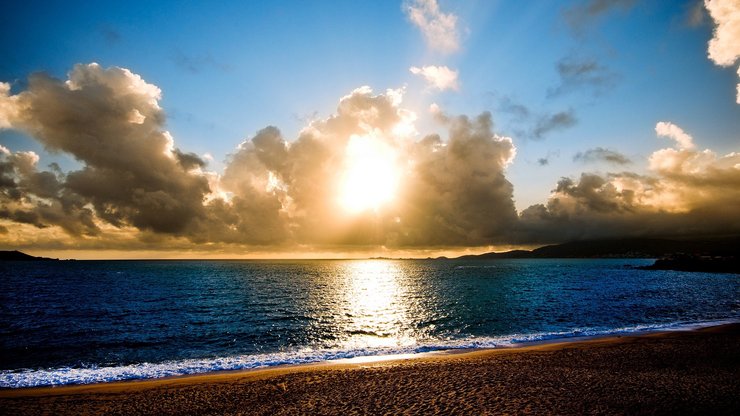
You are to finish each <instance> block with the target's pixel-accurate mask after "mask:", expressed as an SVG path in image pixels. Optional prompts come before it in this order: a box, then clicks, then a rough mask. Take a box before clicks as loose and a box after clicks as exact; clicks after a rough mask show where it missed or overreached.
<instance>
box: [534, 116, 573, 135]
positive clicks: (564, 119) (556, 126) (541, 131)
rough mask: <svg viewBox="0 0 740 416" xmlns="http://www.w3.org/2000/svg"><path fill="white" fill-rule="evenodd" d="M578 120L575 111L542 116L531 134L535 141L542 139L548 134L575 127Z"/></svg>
mask: <svg viewBox="0 0 740 416" xmlns="http://www.w3.org/2000/svg"><path fill="white" fill-rule="evenodd" d="M577 122H578V120H577V119H576V117H575V114H574V113H573V110H568V111H561V112H558V113H555V114H547V115H543V116H540V118H539V119H538V120H537V123H536V124H535V126H534V128H533V129H532V131H531V133H530V137H531V138H533V139H542V138H544V137H545V135H547V134H548V133H550V132H552V131H555V130H562V129H565V128H568V127H572V126H574V125H575V124H576V123H577Z"/></svg>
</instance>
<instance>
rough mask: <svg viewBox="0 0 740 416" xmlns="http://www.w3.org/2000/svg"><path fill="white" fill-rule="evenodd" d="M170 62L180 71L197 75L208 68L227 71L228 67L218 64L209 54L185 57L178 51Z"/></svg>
mask: <svg viewBox="0 0 740 416" xmlns="http://www.w3.org/2000/svg"><path fill="white" fill-rule="evenodd" d="M172 62H174V63H175V65H177V66H178V67H180V68H181V69H184V70H185V71H188V72H191V73H193V74H197V73H199V72H202V71H204V70H206V69H208V68H215V69H218V70H221V71H227V70H228V69H229V66H228V65H226V64H223V63H221V62H218V61H217V60H216V59H215V58H214V57H213V56H212V55H211V54H210V53H207V54H204V55H186V54H185V53H183V52H182V51H180V50H178V51H176V52H175V54H174V55H173V56H172Z"/></svg>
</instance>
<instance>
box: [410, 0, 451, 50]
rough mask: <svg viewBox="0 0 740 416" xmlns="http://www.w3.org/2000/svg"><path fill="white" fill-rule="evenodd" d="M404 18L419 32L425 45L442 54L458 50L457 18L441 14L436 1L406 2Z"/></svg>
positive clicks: (416, 0) (413, 0)
mask: <svg viewBox="0 0 740 416" xmlns="http://www.w3.org/2000/svg"><path fill="white" fill-rule="evenodd" d="M403 9H404V12H405V13H406V17H407V18H408V19H409V20H410V21H411V23H413V24H414V26H416V27H418V28H419V30H421V33H422V34H423V35H424V39H425V40H426V42H427V45H428V46H429V47H430V48H431V49H435V50H437V51H440V52H443V53H452V52H456V51H457V50H458V49H460V39H459V38H460V36H459V34H458V27H457V19H458V18H457V16H456V15H455V14H453V13H443V12H442V11H441V10H440V8H439V5H438V4H437V0H408V1H406V2H404V4H403Z"/></svg>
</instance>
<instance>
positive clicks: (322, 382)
mask: <svg viewBox="0 0 740 416" xmlns="http://www.w3.org/2000/svg"><path fill="white" fill-rule="evenodd" d="M0 413H2V414H13V415H23V414H34V415H36V414H53V415H65V414H121V415H129V414H157V415H169V414H214V415H222V414H245V415H252V414H255V415H295V414H442V415H452V414H501V413H516V414H521V413H531V414H672V415H673V414H712V415H716V414H735V415H737V414H740V324H731V325H724V326H719V327H712V328H705V329H701V330H697V331H682V332H664V333H658V334H649V335H639V336H623V337H611V338H600V339H594V340H586V341H573V342H563V343H553V344H544V345H536V346H528V347H523V348H507V349H498V350H481V351H472V352H466V353H455V354H444V355H439V354H438V355H434V354H433V355H427V356H423V357H420V358H412V359H401V360H399V359H396V360H386V361H375V362H365V363H356V362H340V363H336V362H333V363H321V364H315V365H304V366H294V367H279V368H271V369H264V370H252V371H241V372H228V373H213V374H205V375H197V376H187V377H179V378H170V379H160V380H149V381H134V382H118V383H105V384H97V385H88V386H69V387H54V388H34V389H15V390H2V391H0Z"/></svg>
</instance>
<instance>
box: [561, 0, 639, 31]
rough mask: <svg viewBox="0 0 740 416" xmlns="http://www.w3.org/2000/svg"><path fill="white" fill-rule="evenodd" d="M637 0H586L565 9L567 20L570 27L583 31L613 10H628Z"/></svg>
mask: <svg viewBox="0 0 740 416" xmlns="http://www.w3.org/2000/svg"><path fill="white" fill-rule="evenodd" d="M636 3H637V0H586V1H584V2H580V3H579V4H577V5H575V6H572V7H570V8H568V9H566V10H565V12H564V18H565V22H566V23H567V24H568V26H570V28H571V29H572V30H573V31H574V32H576V33H581V32H582V31H583V30H584V29H586V28H587V27H588V26H590V25H592V24H593V23H595V22H596V21H598V20H599V19H600V18H601V17H603V16H605V15H607V14H608V13H610V12H612V11H613V10H620V11H628V10H630V9H631V8H632V7H633V6H634V5H635V4H636Z"/></svg>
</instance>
